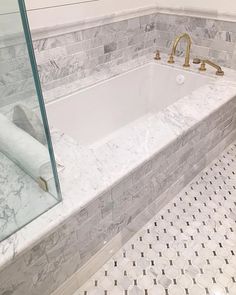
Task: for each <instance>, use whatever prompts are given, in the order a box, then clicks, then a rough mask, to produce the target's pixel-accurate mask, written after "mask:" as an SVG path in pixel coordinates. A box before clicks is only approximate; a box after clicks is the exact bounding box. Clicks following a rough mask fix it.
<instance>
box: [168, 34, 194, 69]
mask: <svg viewBox="0 0 236 295" xmlns="http://www.w3.org/2000/svg"><path fill="white" fill-rule="evenodd" d="M181 39H186V41H187V47H186V52H185V62H184V65H183V66H184V67H190V62H189V61H190V50H191V45H192V40H191V37H190V36H189V34H187V33H184V34H182V35H180V36H178V37H176V38H175V42H174V44H173V47H172V50H171V54H170V57H169V60H168V63H170V64H173V63H174V62H175V61H174V56H175V54H176V48H177V45H178V44H179V42H180V40H181Z"/></svg>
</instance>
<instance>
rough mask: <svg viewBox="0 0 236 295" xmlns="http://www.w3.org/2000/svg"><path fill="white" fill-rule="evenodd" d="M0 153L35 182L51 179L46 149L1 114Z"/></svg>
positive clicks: (49, 162) (51, 174)
mask: <svg viewBox="0 0 236 295" xmlns="http://www.w3.org/2000/svg"><path fill="white" fill-rule="evenodd" d="M0 152H2V153H3V154H5V155H6V156H7V157H8V158H9V159H10V160H12V161H13V162H15V163H16V164H17V165H18V166H19V167H20V168H22V169H23V170H24V171H25V172H26V173H27V174H29V175H30V176H32V177H33V178H34V179H35V180H37V181H38V180H39V179H40V178H43V179H44V180H45V181H48V180H49V179H51V178H52V177H53V172H52V168H51V161H50V156H49V152H48V149H47V147H46V146H44V145H43V144H41V143H40V142H39V141H37V140H36V139H34V138H33V137H32V136H30V135H29V134H28V133H26V132H25V131H23V130H22V129H20V128H18V127H17V126H16V125H15V124H13V123H12V122H11V121H10V120H8V119H7V118H6V117H5V116H3V115H1V114H0Z"/></svg>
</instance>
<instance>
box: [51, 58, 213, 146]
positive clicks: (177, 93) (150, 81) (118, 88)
mask: <svg viewBox="0 0 236 295" xmlns="http://www.w3.org/2000/svg"><path fill="white" fill-rule="evenodd" d="M212 80H213V78H212V77H209V76H206V75H200V74H198V73H195V72H191V71H184V70H182V69H178V68H174V67H170V66H164V65H159V64H155V63H154V62H150V63H149V64H147V65H145V66H142V67H139V68H136V69H134V70H131V71H129V72H127V73H125V74H121V75H119V76H116V77H113V78H111V79H109V80H107V81H105V82H101V83H98V84H96V85H93V86H91V87H88V88H86V89H83V90H80V91H78V92H77V93H74V94H72V95H70V96H67V97H63V98H62V99H60V100H58V101H56V102H52V103H49V104H48V105H47V113H48V117H49V123H50V125H51V127H55V128H58V129H60V130H61V131H63V132H64V133H66V134H68V135H69V136H71V137H73V138H74V139H75V140H76V141H77V142H78V143H80V144H82V145H89V146H96V144H97V143H103V142H105V141H107V140H108V139H109V138H110V137H111V136H114V134H115V133H116V132H119V130H120V129H121V128H123V127H125V126H126V125H128V124H130V123H132V122H134V121H135V120H138V119H140V118H142V117H144V116H147V115H149V114H150V113H154V112H158V111H160V110H163V109H164V108H166V107H167V106H168V105H171V104H172V103H174V102H175V101H176V100H178V99H179V98H181V97H183V96H185V95H188V94H190V93H191V92H192V91H194V90H196V89H197V88H199V87H201V86H203V85H206V84H208V83H210V81H212Z"/></svg>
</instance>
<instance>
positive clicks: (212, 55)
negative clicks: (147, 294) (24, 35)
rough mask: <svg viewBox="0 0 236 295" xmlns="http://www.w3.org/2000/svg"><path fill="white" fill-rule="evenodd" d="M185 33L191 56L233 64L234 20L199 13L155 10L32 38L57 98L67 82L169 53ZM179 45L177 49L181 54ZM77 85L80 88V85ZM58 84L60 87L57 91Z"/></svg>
mask: <svg viewBox="0 0 236 295" xmlns="http://www.w3.org/2000/svg"><path fill="white" fill-rule="evenodd" d="M183 32H187V33H188V34H189V35H190V36H191V37H192V40H193V46H192V52H191V54H192V57H195V56H201V57H205V58H209V59H213V61H215V62H217V63H219V64H220V65H221V66H226V67H232V68H235V58H236V30H235V22H227V21H220V20H213V19H205V18H200V17H190V16H179V15H173V14H163V13H158V12H156V13H152V14H149V15H143V16H142V15H141V16H139V17H133V18H130V19H125V20H122V21H119V22H115V23H112V22H111V23H110V24H105V25H99V26H96V27H92V28H88V29H83V30H78V29H77V30H76V31H75V28H74V29H73V31H72V32H68V33H66V34H64V35H59V36H52V37H49V38H43V39H39V40H35V41H34V48H35V52H36V56H37V61H38V65H39V71H40V76H41V81H42V84H43V88H44V91H45V96H46V97H47V91H50V90H54V99H55V98H57V97H58V95H59V96H60V91H59V89H60V88H61V85H63V90H64V91H63V94H62V95H64V93H65V88H66V86H67V84H68V88H67V94H69V93H71V84H74V88H75V87H76V85H77V87H78V88H79V82H78V83H77V82H76V81H81V80H83V79H86V78H87V77H92V76H93V75H96V74H97V73H101V75H102V73H104V72H105V73H106V72H107V71H108V70H109V71H110V76H112V72H113V69H114V68H115V67H117V66H119V65H120V64H123V63H125V62H127V61H130V60H133V59H136V58H137V57H142V56H144V55H146V54H147V53H150V52H152V53H153V52H154V51H155V50H156V49H157V48H158V49H160V50H161V52H164V53H168V52H170V49H171V44H172V42H173V39H174V38H175V36H176V35H178V34H181V33H183ZM184 49H185V45H184V44H181V45H180V47H179V51H178V54H179V55H183V53H184V52H183V51H184ZM78 88H77V89H78ZM56 89H57V90H56Z"/></svg>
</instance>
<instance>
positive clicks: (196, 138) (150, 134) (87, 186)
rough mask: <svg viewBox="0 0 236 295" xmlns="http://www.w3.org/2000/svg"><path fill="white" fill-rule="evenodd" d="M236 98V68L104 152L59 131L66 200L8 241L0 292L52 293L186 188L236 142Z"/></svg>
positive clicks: (0, 246)
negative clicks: (175, 190)
mask: <svg viewBox="0 0 236 295" xmlns="http://www.w3.org/2000/svg"><path fill="white" fill-rule="evenodd" d="M163 62H164V61H163ZM175 66H177V67H178V66H180V64H176V65H175ZM192 70H193V69H192ZM208 74H211V73H208ZM235 99H236V83H235V71H233V70H230V69H228V70H226V75H225V77H224V78H222V79H221V78H220V79H215V80H214V81H213V82H211V83H210V84H208V85H205V86H203V87H201V88H199V89H197V90H195V91H193V92H192V93H191V94H189V95H188V96H186V97H183V98H181V99H179V100H178V101H177V102H176V103H174V104H173V105H171V106H169V107H167V108H166V109H165V110H163V111H161V112H159V113H153V114H148V115H147V116H144V117H143V118H140V120H137V121H136V122H135V124H130V125H129V126H127V128H124V130H123V131H122V132H121V133H120V134H119V136H117V137H116V138H113V139H112V140H110V141H108V142H107V143H105V144H104V145H100V146H98V147H97V148H93V149H91V148H88V147H85V146H82V145H80V144H78V143H77V142H76V141H75V140H74V139H72V138H70V137H69V136H68V135H66V134H63V133H62V132H60V130H52V139H53V142H54V147H55V151H56V154H58V155H59V157H60V158H61V160H62V162H63V163H64V165H65V167H66V168H65V169H64V170H63V171H62V172H61V173H60V182H61V187H62V194H63V202H62V203H60V204H58V205H57V206H56V207H54V208H52V209H51V210H50V211H48V212H46V213H45V214H44V215H42V216H40V217H39V218H37V220H35V221H33V222H31V223H30V224H28V225H27V226H25V227H24V228H22V229H21V230H20V231H18V232H17V233H15V234H14V235H12V236H11V237H10V238H9V239H6V240H5V241H3V242H2V243H0V253H1V254H2V255H0V265H1V270H0V278H1V282H3V283H2V284H1V286H0V293H1V292H2V293H3V294H4V292H11V291H12V288H13V287H14V286H18V287H17V288H18V289H17V292H18V293H17V292H16V294H21V293H20V292H26V291H28V290H31V293H32V294H42V293H43V294H49V292H51V291H53V290H54V289H56V288H57V287H58V286H59V285H60V284H62V283H63V282H64V281H65V280H66V279H67V278H68V277H69V276H70V275H72V273H73V272H74V271H76V270H77V269H78V268H79V267H81V265H83V264H84V263H85V262H86V261H88V259H89V258H90V257H92V255H94V254H95V253H96V251H98V250H99V249H100V248H101V247H102V245H103V244H104V242H105V241H106V240H109V239H110V238H111V237H114V236H115V235H116V234H117V233H119V232H120V231H121V230H122V228H124V227H125V226H126V225H127V224H129V223H130V222H131V221H132V219H133V218H134V217H135V216H136V215H137V214H138V213H139V212H140V211H141V210H142V209H143V208H145V207H146V206H147V205H148V204H151V203H152V202H153V201H154V200H155V199H156V198H157V197H158V195H159V194H161V193H162V192H164V191H165V190H166V189H167V188H168V187H169V186H171V185H172V184H173V183H174V182H176V181H177V182H178V187H179V188H180V189H181V188H183V186H184V185H186V184H187V183H186V181H190V180H191V178H190V177H192V178H193V177H194V176H195V173H196V172H197V171H199V169H203V168H204V167H205V164H206V163H207V162H208V161H209V160H211V157H212V156H211V157H209V158H207V157H208V156H207V155H208V154H209V153H210V151H211V150H213V149H214V148H215V147H217V146H218V145H219V144H220V143H221V142H222V141H223V142H224V145H226V144H229V143H230V142H231V141H232V140H233V138H234V137H235V132H234V130H235V126H236V118H235ZM221 148H223V146H221ZM218 150H219V151H220V149H218ZM218 150H217V151H218ZM170 155H172V157H170ZM171 159H173V161H171ZM167 163H168V165H167ZM160 167H163V169H160ZM190 171H191V173H190ZM187 176H188V177H187ZM189 178H190V179H189ZM140 204H142V206H140ZM121 213H122V214H121ZM13 259H14V261H12V260H13ZM18 270H20V272H19V273H18V274H16V275H11V276H10V277H11V280H10V281H9V273H12V274H15V272H16V271H18Z"/></svg>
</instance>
